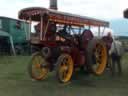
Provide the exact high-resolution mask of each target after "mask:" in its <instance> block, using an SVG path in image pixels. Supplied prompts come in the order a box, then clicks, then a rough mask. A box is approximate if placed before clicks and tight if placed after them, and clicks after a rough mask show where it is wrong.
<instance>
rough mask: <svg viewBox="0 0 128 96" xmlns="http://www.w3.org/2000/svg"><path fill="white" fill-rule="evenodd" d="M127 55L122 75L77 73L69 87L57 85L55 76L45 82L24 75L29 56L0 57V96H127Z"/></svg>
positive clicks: (51, 74)
mask: <svg viewBox="0 0 128 96" xmlns="http://www.w3.org/2000/svg"><path fill="white" fill-rule="evenodd" d="M127 59H128V54H126V55H125V56H124V58H123V62H122V65H123V76H121V77H118V76H115V77H112V76H111V75H110V72H109V71H106V72H105V74H104V75H102V76H100V77H97V76H92V75H91V76H86V75H84V74H76V75H75V76H74V77H73V80H72V81H71V82H70V83H68V84H60V83H58V81H57V80H56V78H55V73H54V72H53V73H50V74H49V76H48V78H47V79H46V80H44V81H40V82H39V81H32V80H31V78H30V77H29V75H28V73H27V65H28V62H29V60H30V57H28V56H17V57H9V56H8V57H7V56H6V57H2V56H1V57H0V96H94V95H95V96H127V94H128V61H127Z"/></svg>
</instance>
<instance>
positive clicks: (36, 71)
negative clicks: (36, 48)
mask: <svg viewBox="0 0 128 96" xmlns="http://www.w3.org/2000/svg"><path fill="white" fill-rule="evenodd" d="M48 65H49V64H48V62H47V61H46V60H45V58H43V56H42V55H41V53H40V52H36V53H34V54H33V55H32V58H31V61H30V64H29V66H28V71H29V74H30V76H31V78H33V79H35V80H44V79H45V78H46V77H47V75H48V72H49V67H48Z"/></svg>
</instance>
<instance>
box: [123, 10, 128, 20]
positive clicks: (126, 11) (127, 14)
mask: <svg viewBox="0 0 128 96" xmlns="http://www.w3.org/2000/svg"><path fill="white" fill-rule="evenodd" d="M124 17H125V18H128V8H127V9H126V10H124Z"/></svg>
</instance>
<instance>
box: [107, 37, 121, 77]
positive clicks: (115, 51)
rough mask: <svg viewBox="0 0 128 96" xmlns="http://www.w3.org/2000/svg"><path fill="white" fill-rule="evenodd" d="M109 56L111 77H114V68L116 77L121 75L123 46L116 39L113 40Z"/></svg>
mask: <svg viewBox="0 0 128 96" xmlns="http://www.w3.org/2000/svg"><path fill="white" fill-rule="evenodd" d="M109 54H110V57H111V60H112V66H111V67H112V75H115V72H116V67H117V71H118V75H122V66H121V59H122V55H123V46H122V43H121V42H120V41H119V40H118V39H117V38H116V39H115V40H113V42H112V45H111V48H110V50H109Z"/></svg>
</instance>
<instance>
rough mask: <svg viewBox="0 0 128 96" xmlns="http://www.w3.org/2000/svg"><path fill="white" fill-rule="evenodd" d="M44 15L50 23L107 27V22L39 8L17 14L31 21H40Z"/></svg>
mask: <svg viewBox="0 0 128 96" xmlns="http://www.w3.org/2000/svg"><path fill="white" fill-rule="evenodd" d="M44 14H47V15H48V19H49V20H50V21H55V22H57V23H66V24H74V25H78V26H84V25H93V26H106V27H108V26H109V22H106V21H103V20H98V19H94V18H89V17H85V16H80V15H75V14H69V13H65V12H60V11H56V10H52V9H46V8H41V7H30V8H25V9H23V10H21V11H20V12H19V18H20V19H25V20H29V19H30V18H31V19H32V20H33V21H40V20H41V16H43V15H44Z"/></svg>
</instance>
